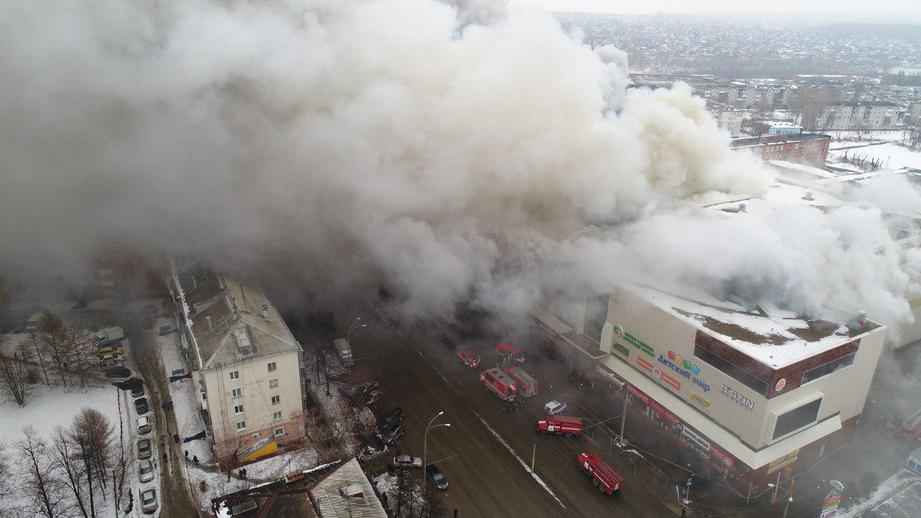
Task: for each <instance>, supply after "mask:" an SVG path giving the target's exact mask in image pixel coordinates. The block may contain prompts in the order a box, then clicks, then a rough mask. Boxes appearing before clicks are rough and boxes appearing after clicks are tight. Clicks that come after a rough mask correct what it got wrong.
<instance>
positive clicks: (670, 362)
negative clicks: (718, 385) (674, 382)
mask: <svg viewBox="0 0 921 518" xmlns="http://www.w3.org/2000/svg"><path fill="white" fill-rule="evenodd" d="M659 363H661V364H662V365H665V366H666V367H668V368H669V369H671V370H673V371H675V372H677V373H678V374H680V375H681V377H683V378H685V379H688V380H691V382H693V383H694V384H695V385H697V386H698V387H700V389H701V390H703V391H704V392H709V391H710V385H709V384H708V383H707V382H705V381H703V380H702V379H700V378H698V377H697V374H698V373H700V367H698V366H697V365H695V364H693V363H691V362H689V361H687V360H685V359H684V358H682V357H681V355H680V354H678V353H676V352H675V351H668V357H667V358H666V357H665V356H662V355H661V354H660V355H659Z"/></svg>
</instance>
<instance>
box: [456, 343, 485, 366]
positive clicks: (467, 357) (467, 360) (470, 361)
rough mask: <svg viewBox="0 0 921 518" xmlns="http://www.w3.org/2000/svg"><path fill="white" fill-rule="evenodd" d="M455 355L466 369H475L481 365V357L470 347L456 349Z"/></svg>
mask: <svg viewBox="0 0 921 518" xmlns="http://www.w3.org/2000/svg"><path fill="white" fill-rule="evenodd" d="M454 354H456V355H457V359H458V360H460V361H461V363H463V364H464V366H465V367H469V368H471V369H475V368H477V367H479V365H480V355H479V354H477V353H475V352H473V351H472V350H470V348H468V347H458V348H457V349H455V351H454Z"/></svg>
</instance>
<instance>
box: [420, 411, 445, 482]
mask: <svg viewBox="0 0 921 518" xmlns="http://www.w3.org/2000/svg"><path fill="white" fill-rule="evenodd" d="M443 414H444V410H442V411H441V412H438V413H437V414H435V417H433V418H432V420H431V421H429V424H428V425H426V427H425V433H424V434H422V470H423V471H422V494H423V495H427V494H428V493H426V489H427V487H426V486H427V485H428V481H429V477H428V471H426V470H427V469H428V467H429V464H428V439H429V432H430V431H431V430H434V429H435V428H438V427H439V426H444V427H450V426H451V423H444V424H436V425H435V426H432V424H433V423H434V422H435V420H436V419H438V418H439V417H441V416H442V415H443Z"/></svg>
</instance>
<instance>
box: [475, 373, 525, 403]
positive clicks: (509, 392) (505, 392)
mask: <svg viewBox="0 0 921 518" xmlns="http://www.w3.org/2000/svg"><path fill="white" fill-rule="evenodd" d="M480 382H481V383H483V385H484V386H485V387H486V388H488V389H489V390H491V391H493V392H495V393H496V395H497V396H499V398H500V399H502V400H503V401H508V400H510V399H512V398H514V397H515V388H516V387H515V380H513V379H512V377H511V376H509V375H508V374H506V373H504V372H502V369H499V368H497V367H493V368H492V369H486V370H485V371H483V372H482V373H480Z"/></svg>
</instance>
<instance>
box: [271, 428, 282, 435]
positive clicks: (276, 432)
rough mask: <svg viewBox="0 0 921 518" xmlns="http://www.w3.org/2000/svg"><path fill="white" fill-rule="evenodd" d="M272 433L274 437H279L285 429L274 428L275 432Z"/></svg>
mask: <svg viewBox="0 0 921 518" xmlns="http://www.w3.org/2000/svg"><path fill="white" fill-rule="evenodd" d="M273 433H274V434H275V437H281V436H282V435H284V434H285V429H284V428H276V429H275V431H274V432H273Z"/></svg>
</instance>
